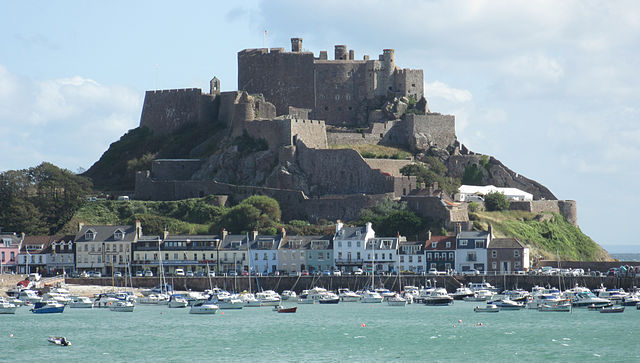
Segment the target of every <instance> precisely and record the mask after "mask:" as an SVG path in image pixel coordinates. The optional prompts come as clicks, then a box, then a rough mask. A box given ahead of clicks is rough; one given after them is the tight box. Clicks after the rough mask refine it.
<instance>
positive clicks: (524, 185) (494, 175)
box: [447, 154, 557, 199]
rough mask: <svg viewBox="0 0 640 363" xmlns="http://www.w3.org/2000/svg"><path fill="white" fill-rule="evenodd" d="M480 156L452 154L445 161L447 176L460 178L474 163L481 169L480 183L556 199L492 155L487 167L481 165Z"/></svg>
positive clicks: (537, 197)
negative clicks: (447, 170)
mask: <svg viewBox="0 0 640 363" xmlns="http://www.w3.org/2000/svg"><path fill="white" fill-rule="evenodd" d="M482 156H483V155H477V154H472V155H452V156H451V157H449V160H448V161H447V166H448V168H449V176H452V177H455V178H460V179H462V176H463V175H464V171H465V169H466V168H467V167H470V166H471V165H472V164H475V165H477V166H478V167H479V169H480V170H481V171H482V184H484V185H490V184H491V185H495V186H497V187H511V188H518V189H520V190H523V191H525V192H528V193H531V194H533V198H534V199H557V198H556V197H555V195H553V193H551V191H550V190H549V189H547V187H545V186H544V185H542V184H540V183H538V182H536V181H535V180H531V179H529V178H526V177H524V176H522V175H520V174H518V173H516V172H514V171H513V170H511V169H509V168H507V167H506V166H505V165H504V164H502V163H501V162H500V161H499V160H498V159H496V158H494V157H490V158H489V164H488V165H489V167H488V168H484V167H482V166H481V163H480V160H481V159H482Z"/></svg>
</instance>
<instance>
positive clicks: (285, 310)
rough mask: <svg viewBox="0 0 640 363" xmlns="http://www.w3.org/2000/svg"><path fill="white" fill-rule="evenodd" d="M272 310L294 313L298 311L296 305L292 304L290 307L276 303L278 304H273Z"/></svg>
mask: <svg viewBox="0 0 640 363" xmlns="http://www.w3.org/2000/svg"><path fill="white" fill-rule="evenodd" d="M273 310H274V311H277V312H279V313H295V312H296V311H298V307H297V306H293V307H290V308H285V307H284V306H282V305H278V306H274V307H273Z"/></svg>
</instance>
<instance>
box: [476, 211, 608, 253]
mask: <svg viewBox="0 0 640 363" xmlns="http://www.w3.org/2000/svg"><path fill="white" fill-rule="evenodd" d="M473 218H477V219H476V220H475V223H476V225H479V226H480V227H481V228H484V229H486V228H487V227H488V224H489V223H491V224H492V226H493V230H494V235H495V236H496V237H515V238H516V239H518V240H519V241H521V242H523V243H525V244H526V245H528V246H529V248H531V255H532V256H543V257H544V258H545V259H547V260H549V259H550V260H555V259H557V257H556V251H558V254H559V255H560V259H563V260H572V261H580V260H582V261H606V260H610V259H611V257H610V256H609V254H608V253H607V252H606V251H605V250H604V249H603V248H602V247H600V245H598V244H597V243H595V242H594V241H593V240H592V239H591V238H589V237H588V236H587V235H585V234H584V233H582V232H581V231H580V228H578V227H575V226H573V225H572V224H571V223H569V222H567V221H566V220H565V219H564V218H563V217H562V216H560V215H557V214H552V213H544V214H535V213H528V212H522V211H504V212H478V213H475V214H474V217H473Z"/></svg>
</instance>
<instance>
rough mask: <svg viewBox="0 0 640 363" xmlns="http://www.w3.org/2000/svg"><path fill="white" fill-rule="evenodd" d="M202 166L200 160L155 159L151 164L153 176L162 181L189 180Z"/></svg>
mask: <svg viewBox="0 0 640 363" xmlns="http://www.w3.org/2000/svg"><path fill="white" fill-rule="evenodd" d="M200 165H201V163H200V159H155V160H153V162H151V176H152V177H153V178H154V179H162V180H189V179H191V176H192V175H193V174H194V173H195V172H196V171H198V169H200Z"/></svg>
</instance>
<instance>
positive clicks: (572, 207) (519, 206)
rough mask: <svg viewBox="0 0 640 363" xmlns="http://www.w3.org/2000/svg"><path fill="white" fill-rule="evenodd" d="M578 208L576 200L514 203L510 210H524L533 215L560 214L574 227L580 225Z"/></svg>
mask: <svg viewBox="0 0 640 363" xmlns="http://www.w3.org/2000/svg"><path fill="white" fill-rule="evenodd" d="M577 208H578V207H577V204H576V202H575V201H574V200H531V201H512V202H510V205H509V209H511V210H522V211H526V212H531V213H543V212H552V213H558V214H560V215H561V216H563V217H564V218H565V219H566V220H567V222H569V223H571V224H573V225H574V226H577V225H578V211H577Z"/></svg>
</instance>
